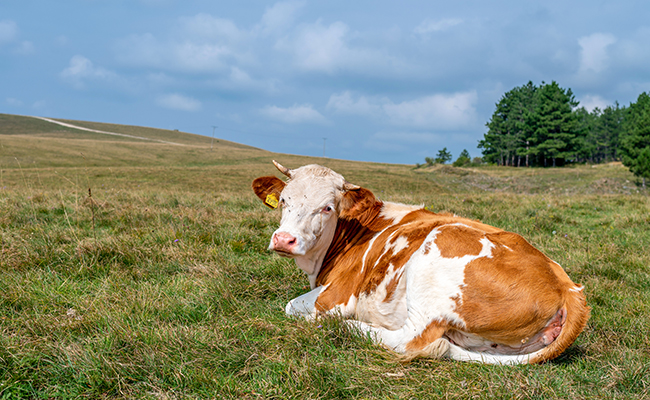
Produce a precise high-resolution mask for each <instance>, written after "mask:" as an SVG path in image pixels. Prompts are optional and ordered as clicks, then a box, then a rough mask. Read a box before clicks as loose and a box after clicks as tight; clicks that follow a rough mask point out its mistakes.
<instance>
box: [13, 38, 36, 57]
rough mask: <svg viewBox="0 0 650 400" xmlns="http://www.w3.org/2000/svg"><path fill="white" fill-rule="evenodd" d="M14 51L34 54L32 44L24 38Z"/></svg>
mask: <svg viewBox="0 0 650 400" xmlns="http://www.w3.org/2000/svg"><path fill="white" fill-rule="evenodd" d="M16 52H17V53H18V54H22V55H29V54H34V44H33V43H32V42H30V41H28V40H25V41H23V42H21V43H20V45H19V46H18V48H17V49H16Z"/></svg>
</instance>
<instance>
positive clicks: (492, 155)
mask: <svg viewBox="0 0 650 400" xmlns="http://www.w3.org/2000/svg"><path fill="white" fill-rule="evenodd" d="M536 90H537V88H536V87H535V85H533V83H532V82H528V83H527V84H526V85H523V86H521V87H515V88H514V89H512V90H510V91H508V92H506V93H505V94H504V95H503V96H502V97H501V99H500V100H499V102H498V103H497V104H496V110H495V111H494V113H493V114H492V118H491V119H490V121H488V122H487V123H486V126H487V128H488V132H487V133H486V134H485V135H484V138H483V140H481V141H479V145H478V147H479V148H482V149H483V150H482V153H483V159H484V160H485V161H487V162H493V163H497V164H499V165H515V159H516V160H517V161H516V164H517V165H520V164H521V159H522V157H524V156H526V159H527V155H528V154H529V153H528V148H527V146H526V142H527V141H528V140H529V137H530V134H531V129H530V125H529V122H530V120H531V113H532V112H533V110H534V108H535V107H534V106H535V91H536ZM526 165H527V164H526Z"/></svg>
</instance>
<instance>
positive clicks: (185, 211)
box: [0, 115, 650, 399]
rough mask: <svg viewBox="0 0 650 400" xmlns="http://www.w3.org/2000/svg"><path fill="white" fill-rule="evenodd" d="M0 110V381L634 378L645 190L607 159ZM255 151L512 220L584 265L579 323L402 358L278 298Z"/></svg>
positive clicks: (462, 394) (42, 389) (89, 393)
mask: <svg viewBox="0 0 650 400" xmlns="http://www.w3.org/2000/svg"><path fill="white" fill-rule="evenodd" d="M0 117H1V118H0V128H2V129H0V132H1V133H0V151H1V153H0V171H1V172H0V329H1V330H2V332H1V334H0V398H7V399H9V398H91V399H96V398H151V399H176V398H183V399H185V398H197V399H199V398H200V399H203V398H251V399H252V398H297V399H302V398H322V399H329V398H381V399H383V398H396V399H411V398H462V399H465V398H495V397H496V398H513V399H529V398H539V399H542V398H544V399H546V398H562V399H565V398H571V399H574V398H577V399H580V398H589V399H591V398H594V399H596V398H597V399H601V398H634V399H637V398H648V397H650V378H649V377H650V350H649V349H650V334H649V333H648V332H650V318H648V315H650V268H649V266H650V255H649V253H648V244H649V243H650V229H649V228H650V199H649V197H648V193H647V191H644V190H642V189H641V188H639V187H638V185H637V182H636V180H635V179H634V178H633V176H632V175H631V174H630V173H629V172H628V171H626V170H625V169H624V168H623V167H621V166H620V165H605V166H598V167H597V168H592V167H589V166H581V167H575V168H563V169H559V168H558V169H547V170H543V169H524V168H522V169H513V168H494V167H481V168H474V169H458V168H453V167H438V168H432V169H428V170H422V169H414V168H413V167H411V166H406V165H388V164H374V163H355V162H348V161H341V160H331V159H309V158H306V157H298V156H290V155H280V154H272V153H269V152H265V151H262V150H259V149H254V148H251V147H246V146H241V145H236V144H230V143H228V142H222V141H219V142H218V143H215V146H214V148H213V150H212V151H210V147H209V146H210V141H209V138H203V137H194V136H193V135H187V134H183V133H179V132H173V131H166V132H161V133H160V136H157V137H156V138H159V139H162V140H169V141H178V142H181V143H184V144H185V145H184V146H172V145H164V144H160V143H152V142H143V141H136V140H130V139H126V138H124V139H121V138H115V137H111V138H110V139H108V138H106V137H105V136H102V135H100V134H91V133H88V132H79V131H74V130H65V131H64V132H59V133H56V134H52V133H51V132H54V131H50V130H51V129H54V130H56V129H58V128H56V126H55V125H51V126H50V125H48V124H45V125H43V124H41V122H38V121H36V120H33V121H32V120H30V119H27V118H25V117H15V116H4V115H0ZM3 118H4V120H12V122H11V124H9V123H5V122H2V121H3ZM34 121H36V123H35V124H34V125H30V124H32V123H34ZM79 124H82V123H81V122H79ZM10 125H11V126H12V127H11V128H9V126H10ZM83 126H88V127H92V128H98V129H102V130H109V131H115V132H121V133H127V134H133V135H136V136H145V137H146V135H147V134H149V133H147V132H148V129H147V128H137V127H122V126H119V125H113V126H111V127H110V129H107V128H106V127H103V128H102V127H99V125H96V124H92V123H84V125H83ZM156 131H157V130H156ZM48 132H50V133H48ZM48 135H50V136H48ZM57 135H58V136H57ZM152 138H153V136H152ZM46 140H47V142H45V141H46ZM45 143H46V144H45ZM80 153H83V156H81V155H80ZM273 158H276V159H278V160H279V161H280V162H282V163H283V164H284V165H286V166H288V167H296V166H299V165H302V164H305V163H310V162H317V163H321V164H324V165H327V166H329V167H331V168H333V169H335V170H337V171H339V172H341V173H343V174H344V176H346V178H347V179H348V180H349V181H351V182H353V183H356V184H361V185H364V186H366V187H368V188H370V189H372V190H373V191H374V192H375V193H376V194H377V195H378V196H380V197H381V198H382V199H385V200H390V201H398V202H404V203H419V204H424V205H426V206H427V207H429V208H430V209H433V210H437V211H449V212H454V213H456V214H459V215H463V216H467V217H471V218H476V219H481V220H482V221H484V222H486V223H489V224H492V225H495V226H499V227H502V228H505V229H508V230H512V231H514V232H518V233H521V234H522V235H524V236H525V237H526V238H527V239H528V240H529V241H530V242H531V243H533V244H534V245H535V246H537V247H538V248H540V249H541V250H543V251H544V252H545V253H546V254H548V255H549V256H551V257H552V258H553V259H555V260H556V261H558V262H559V263H560V264H562V265H563V266H564V268H565V269H566V270H567V272H568V273H569V275H570V276H571V277H572V278H573V280H574V281H575V282H578V283H582V284H584V285H585V287H586V289H585V290H586V294H587V296H588V302H589V304H590V305H591V306H592V318H591V320H590V322H589V325H588V326H587V328H586V330H585V331H584V332H583V334H582V335H581V336H580V337H579V338H578V340H577V342H576V343H575V344H574V345H573V346H572V347H571V348H569V350H568V351H567V352H565V354H564V355H562V356H561V357H560V358H558V359H557V360H555V361H552V362H549V363H547V364H544V365H534V366H516V367H502V366H486V365H478V364H467V363H459V362H452V361H447V360H442V361H439V360H416V361H414V362H412V363H410V364H406V365H402V364H400V363H398V362H397V361H396V360H395V359H394V358H393V357H392V356H391V355H390V354H389V353H388V352H386V351H385V350H383V349H381V348H379V347H377V346H374V345H372V343H370V342H369V341H368V340H367V339H364V338H360V337H357V336H355V335H354V334H353V333H351V332H349V331H348V330H347V329H346V327H345V325H344V324H342V323H341V322H340V321H339V320H337V319H335V318H328V319H324V320H321V321H318V322H316V323H311V322H307V321H302V320H296V319H292V318H288V317H286V316H285V315H284V306H285V304H286V302H287V301H288V300H290V299H291V298H293V297H295V296H297V295H300V294H302V293H305V292H306V291H307V285H308V283H307V280H306V278H305V277H304V275H303V273H302V272H300V271H299V270H298V269H297V267H296V266H295V265H294V264H293V262H292V261H290V260H286V259H282V258H280V257H277V256H276V255H274V254H270V253H269V252H267V251H266V247H267V245H268V240H269V238H270V235H271V233H272V232H273V230H274V229H275V227H276V226H277V225H278V222H279V213H278V212H274V211H271V210H268V209H267V208H266V207H264V206H263V205H262V204H261V203H260V202H259V200H258V199H257V198H256V197H255V196H254V195H253V194H252V191H251V190H250V183H251V181H252V179H253V178H255V177H258V176H261V175H271V174H275V175H278V174H277V173H276V171H275V168H274V167H273V165H272V164H271V162H270V160H271V159H273ZM26 159H29V160H31V162H25V160H26ZM89 189H90V191H91V192H90V194H91V195H90V196H89Z"/></svg>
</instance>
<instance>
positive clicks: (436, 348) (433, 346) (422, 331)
mask: <svg viewBox="0 0 650 400" xmlns="http://www.w3.org/2000/svg"><path fill="white" fill-rule="evenodd" d="M346 322H347V323H348V324H349V325H351V326H353V327H354V328H355V329H357V330H358V331H359V332H361V333H362V334H367V335H369V336H370V337H371V339H373V340H374V341H375V342H377V343H381V344H383V345H384V346H386V347H388V348H390V349H391V350H394V351H395V352H397V353H401V354H402V356H401V357H400V359H401V360H402V361H408V360H412V359H414V358H416V357H430V358H441V357H443V356H445V355H446V354H447V352H448V350H449V341H448V340H447V339H445V338H443V337H442V336H443V334H444V333H445V330H446V324H444V323H442V322H431V323H430V324H429V325H427V326H424V327H420V326H417V325H414V324H412V323H409V322H410V321H407V323H405V324H404V326H403V327H402V328H400V329H396V330H389V329H386V328H382V327H374V326H371V325H369V324H367V323H365V322H361V321H355V320H348V321H346Z"/></svg>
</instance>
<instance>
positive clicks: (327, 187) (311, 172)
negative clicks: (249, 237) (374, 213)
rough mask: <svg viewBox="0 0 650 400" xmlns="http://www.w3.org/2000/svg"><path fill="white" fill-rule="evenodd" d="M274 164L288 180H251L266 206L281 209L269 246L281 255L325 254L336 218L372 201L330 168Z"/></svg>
mask: <svg viewBox="0 0 650 400" xmlns="http://www.w3.org/2000/svg"><path fill="white" fill-rule="evenodd" d="M273 163H274V164H275V166H276V167H277V168H278V170H280V172H282V173H283V174H284V175H286V176H287V177H288V178H289V179H288V180H287V182H284V181H282V180H280V179H279V178H276V177H275V176H264V177H261V178H257V179H255V180H254V181H253V191H255V194H257V196H258V197H259V198H260V199H262V201H263V202H264V204H266V205H267V206H268V207H271V208H281V209H282V221H281V223H280V227H279V228H278V229H277V230H276V231H275V232H274V233H273V237H272V238H271V244H270V245H269V249H270V250H274V251H276V252H277V253H278V254H280V255H282V256H286V257H294V258H297V257H301V256H307V257H311V256H314V255H319V254H321V253H322V255H324V252H325V251H326V250H327V248H328V247H329V245H330V243H331V241H332V238H333V236H334V232H335V230H336V223H337V220H338V218H351V217H353V214H354V213H355V210H358V209H359V207H360V206H361V204H362V203H365V202H374V201H375V198H374V196H373V195H372V193H370V191H368V190H366V189H363V188H361V187H359V186H356V185H353V184H351V183H348V182H347V181H346V180H345V179H344V178H343V176H341V175H340V174H337V173H336V172H334V171H332V170H331V169H329V168H326V167H322V166H320V165H305V166H303V167H300V168H297V169H288V168H285V167H283V166H282V165H280V164H279V163H277V162H276V161H273ZM361 198H363V199H364V200H365V201H360V200H361ZM305 272H307V273H308V274H312V273H314V271H307V270H306V271H305Z"/></svg>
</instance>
